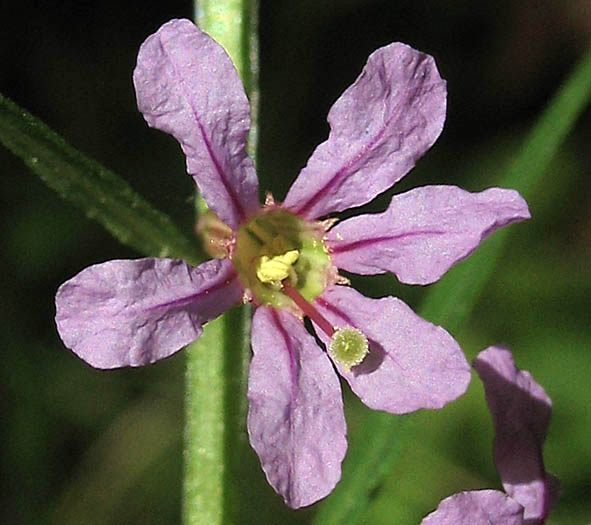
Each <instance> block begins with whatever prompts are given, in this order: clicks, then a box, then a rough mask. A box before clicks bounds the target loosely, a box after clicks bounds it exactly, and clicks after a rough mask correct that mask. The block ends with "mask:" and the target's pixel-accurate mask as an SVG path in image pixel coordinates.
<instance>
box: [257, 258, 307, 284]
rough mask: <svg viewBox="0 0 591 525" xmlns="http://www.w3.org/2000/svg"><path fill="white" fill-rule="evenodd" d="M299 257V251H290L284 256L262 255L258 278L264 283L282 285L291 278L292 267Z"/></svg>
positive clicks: (258, 265)
mask: <svg viewBox="0 0 591 525" xmlns="http://www.w3.org/2000/svg"><path fill="white" fill-rule="evenodd" d="M299 256H300V252H298V250H289V251H288V252H285V253H284V254H282V255H274V256H273V257H268V256H267V255H262V256H261V257H260V258H259V260H258V263H257V268H256V274H257V278H258V279H259V281H261V282H262V283H271V284H278V283H280V282H281V281H283V280H284V279H287V278H288V277H289V273H290V270H291V267H292V265H293V264H294V263H295V262H296V261H297V260H298V257H299Z"/></svg>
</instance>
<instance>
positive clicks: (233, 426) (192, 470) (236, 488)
mask: <svg viewBox="0 0 591 525" xmlns="http://www.w3.org/2000/svg"><path fill="white" fill-rule="evenodd" d="M257 7H258V5H257V2H256V0H202V1H201V2H198V3H197V2H195V19H196V21H197V23H198V25H199V26H200V27H201V29H203V30H204V31H206V32H207V33H208V34H209V35H210V36H211V37H213V38H214V39H215V40H216V41H217V42H218V43H220V44H221V45H222V46H223V47H224V49H225V50H226V52H227V53H228V54H229V55H230V57H231V58H232V60H233V62H234V65H235V66H236V69H237V70H238V72H239V74H240V76H241V78H242V80H243V82H244V86H245V89H246V93H247V95H248V96H249V99H250V101H251V118H252V125H251V131H250V136H249V154H250V155H251V156H252V157H253V158H254V154H255V150H256V129H257V126H256V116H257V107H258V88H257V84H258V74H257V73H258V62H257V52H258V50H257V24H256V20H257ZM250 317H251V309H250V307H248V306H242V307H240V308H234V309H232V310H231V311H229V312H227V313H226V314H224V315H223V316H222V317H220V318H219V319H217V320H215V321H213V322H211V323H208V324H207V325H206V326H205V327H204V331H203V334H202V335H201V337H200V338H199V340H198V341H197V342H196V343H194V344H192V345H191V346H190V347H189V348H188V349H187V352H186V354H187V374H186V399H185V418H186V422H185V443H184V461H185V471H184V501H183V521H184V523H185V524H187V525H194V524H198V523H204V524H208V525H217V524H222V523H238V522H239V521H240V520H239V516H240V515H241V509H243V507H244V503H243V500H244V498H245V495H246V494H247V491H245V490H241V489H242V487H241V486H240V482H241V481H242V480H243V479H244V477H245V476H244V471H245V468H246V466H247V465H248V462H245V457H249V456H250V455H252V452H251V451H250V450H249V445H248V437H247V434H246V412H247V401H246V384H247V381H246V380H247V373H248V362H249V352H250V351H249V346H250V344H249V343H250Z"/></svg>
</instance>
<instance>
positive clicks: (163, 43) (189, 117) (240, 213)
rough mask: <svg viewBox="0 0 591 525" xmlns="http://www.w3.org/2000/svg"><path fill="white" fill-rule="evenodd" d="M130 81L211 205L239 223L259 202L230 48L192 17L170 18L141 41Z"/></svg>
mask: <svg viewBox="0 0 591 525" xmlns="http://www.w3.org/2000/svg"><path fill="white" fill-rule="evenodd" d="M133 82H134V85H135V90H136V95H137V102H138V108H139V110H140V111H141V112H142V113H143V115H144V118H145V119H146V121H147V122H148V124H149V125H150V126H151V127H154V128H158V129H160V130H162V131H165V132H166V133H170V134H171V135H173V136H174V137H175V138H176V139H177V140H178V141H179V142H180V144H181V147H182V149H183V152H184V153H185V155H186V157H187V171H188V172H189V173H190V174H191V175H192V176H193V177H194V179H195V181H196V182H197V185H198V186H199V190H200V191H201V193H202V195H203V197H204V198H205V200H206V202H207V204H208V206H209V207H210V208H211V209H212V210H213V211H215V213H216V214H217V215H218V217H219V218H220V219H222V221H224V222H225V223H226V224H228V225H229V226H231V227H232V228H233V229H236V227H237V226H238V225H239V224H240V223H241V222H243V221H244V220H245V218H246V217H247V216H248V215H250V214H252V213H254V212H255V211H256V210H257V209H258V207H259V204H258V194H257V192H258V189H257V188H258V182H257V177H256V172H255V169H254V165H253V162H252V160H251V159H250V157H248V155H247V153H246V136H247V133H248V130H249V128H250V117H249V111H250V106H249V103H248V99H247V98H246V94H245V93H244V89H243V87H242V83H241V81H240V78H239V77H238V73H237V72H236V69H235V68H234V65H233V64H232V61H231V60H230V58H229V57H228V55H227V54H226V52H225V51H224V50H223V48H222V47H221V46H220V45H219V44H217V43H216V42H215V41H214V40H213V39H211V38H210V37H209V36H208V35H206V34H205V33H203V32H202V31H200V30H199V29H198V28H197V27H196V26H195V25H194V24H193V23H192V22H190V21H189V20H171V21H170V22H167V23H166V24H164V25H163V26H162V27H161V28H160V29H159V30H158V31H157V32H156V33H154V34H153V35H151V36H150V37H148V39H147V40H146V41H145V42H144V43H143V44H142V46H141V48H140V51H139V55H138V59H137V66H136V68H135V71H134V73H133Z"/></svg>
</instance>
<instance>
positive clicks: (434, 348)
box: [315, 286, 470, 414]
mask: <svg viewBox="0 0 591 525" xmlns="http://www.w3.org/2000/svg"><path fill="white" fill-rule="evenodd" d="M315 304H316V306H317V307H318V309H319V310H320V311H321V313H322V314H323V315H324V316H325V317H326V318H327V319H328V321H329V322H331V323H332V324H333V325H334V326H346V325H350V326H353V327H355V328H358V329H359V330H361V331H362V332H363V333H364V334H365V335H366V336H367V338H368V339H369V354H368V355H367V356H366V358H365V360H364V361H363V362H362V363H361V364H360V365H358V366H355V367H353V368H351V370H350V371H348V372H347V371H346V370H344V369H343V368H342V367H340V366H339V365H337V367H338V368H339V372H340V373H341V375H342V376H343V377H344V378H345V379H346V380H347V381H348V382H349V384H350V385H351V389H352V390H353V392H355V393H356V394H357V395H358V396H359V397H360V398H361V400H362V401H363V402H364V403H365V404H366V405H367V406H369V407H370V408H373V409H375V410H384V411H386V412H392V413H395V414H404V413H407V412H413V411H415V410H418V409H421V408H441V407H443V406H444V405H445V404H446V403H448V402H450V401H453V400H454V399H456V398H457V397H459V396H461V395H462V394H463V393H464V392H465V391H466V388H467V387H468V384H469V382H470V367H469V365H468V363H467V361H466V358H465V357H464V354H463V353H462V350H461V349H460V347H459V346H458V343H457V342H456V341H455V340H454V338H453V337H452V336H451V335H449V334H448V333H447V332H446V331H445V330H444V329H443V328H441V327H439V326H435V325H434V324H431V323H429V322H427V321H425V320H424V319H422V318H421V317H419V316H418V315H416V314H415V313H414V312H413V311H412V310H411V309H410V308H409V307H408V306H407V305H406V304H404V303H403V302H402V301H400V300H399V299H396V298H394V297H384V298H382V299H369V298H367V297H364V296H363V295H361V294H360V293H359V292H357V291H356V290H354V289H352V288H349V287H346V286H331V287H329V288H327V289H326V290H325V291H324V293H323V294H322V295H321V296H320V297H319V298H318V299H316V303H315ZM316 331H317V333H318V335H319V336H320V337H321V338H322V339H323V340H324V341H325V342H327V341H328V339H327V337H326V336H325V335H324V334H323V333H322V332H321V331H320V330H316Z"/></svg>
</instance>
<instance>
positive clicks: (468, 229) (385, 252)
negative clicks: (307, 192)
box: [326, 186, 530, 284]
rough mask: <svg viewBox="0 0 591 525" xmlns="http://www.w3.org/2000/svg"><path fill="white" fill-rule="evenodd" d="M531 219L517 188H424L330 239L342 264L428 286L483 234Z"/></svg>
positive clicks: (340, 226) (351, 269)
mask: <svg viewBox="0 0 591 525" xmlns="http://www.w3.org/2000/svg"><path fill="white" fill-rule="evenodd" d="M529 217H530V215H529V210H528V207H527V203H526V202H525V201H524V200H523V198H522V197H521V196H520V195H519V193H517V192H516V191H515V190H504V189H500V188H491V189H488V190H486V191H483V192H480V193H470V192H467V191H465V190H462V189H460V188H457V187H455V186H425V187H422V188H416V189H414V190H411V191H408V192H406V193H402V194H400V195H396V196H395V197H394V198H393V199H392V202H391V204H390V206H389V208H388V209H387V210H386V211H385V212H384V213H377V214H369V215H360V216H358V217H353V218H351V219H348V220H346V221H344V222H342V223H340V224H338V225H337V226H335V227H334V228H333V229H332V230H330V232H329V233H328V236H327V241H326V242H327V245H328V248H329V251H330V252H331V258H332V262H333V264H335V265H336V266H337V267H339V268H342V269H344V270H347V271H349V272H354V273H359V274H364V275H368V274H376V273H384V272H392V273H395V274H396V276H397V277H398V279H399V280H400V281H401V282H404V283H408V284H429V283H432V282H435V281H437V280H438V279H439V278H440V277H441V276H442V275H443V274H444V273H445V272H446V271H447V270H449V268H451V266H453V265H454V264H455V263H456V262H458V261H460V260H462V259H464V258H465V257H467V256H468V255H470V253H472V252H473V251H474V250H475V249H476V247H477V246H478V245H479V244H480V242H481V241H482V240H484V238H485V237H487V236H488V235H490V234H491V233H493V232H494V231H496V230H497V229H499V228H501V227H502V226H505V225H507V224H510V223H512V222H516V221H520V220H523V219H528V218H529Z"/></svg>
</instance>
